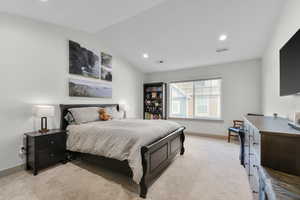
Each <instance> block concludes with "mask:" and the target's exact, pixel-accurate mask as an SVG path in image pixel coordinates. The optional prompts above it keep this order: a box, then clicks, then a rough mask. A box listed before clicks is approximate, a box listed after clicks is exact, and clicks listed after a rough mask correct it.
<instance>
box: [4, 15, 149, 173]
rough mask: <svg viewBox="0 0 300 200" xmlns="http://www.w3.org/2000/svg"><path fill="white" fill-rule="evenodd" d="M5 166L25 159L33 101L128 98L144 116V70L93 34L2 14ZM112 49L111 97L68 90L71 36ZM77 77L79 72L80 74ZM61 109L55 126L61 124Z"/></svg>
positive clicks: (133, 112) (99, 48) (136, 112)
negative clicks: (73, 93)
mask: <svg viewBox="0 0 300 200" xmlns="http://www.w3.org/2000/svg"><path fill="white" fill-rule="evenodd" d="M0 24H1V26H0V33H1V34H0V44H1V45H0V55H1V59H0V74H1V78H0V90H1V98H0V124H1V134H0V160H1V162H0V171H1V170H3V169H6V168H11V167H14V166H17V165H19V164H21V163H22V162H23V161H22V159H21V158H20V157H19V156H18V150H19V148H20V146H21V144H22V135H23V133H24V132H26V131H32V130H36V129H37V126H35V123H34V122H35V120H34V118H33V117H32V105H34V104H55V105H58V104H61V103H125V104H127V105H128V106H129V109H130V110H129V112H128V116H129V117H141V112H142V101H141V99H142V85H143V79H144V74H143V73H141V72H140V71H138V70H137V69H135V68H134V67H132V66H131V65H129V64H128V63H126V62H125V61H124V60H122V59H120V58H119V57H118V56H116V55H115V54H114V53H113V52H111V51H109V50H108V49H105V48H104V47H103V46H102V45H101V44H100V43H99V42H98V40H97V39H96V38H95V37H93V36H92V35H90V34H87V33H84V32H79V31H73V30H70V29H66V28H62V27H59V26H54V25H50V24H45V23H39V22H36V21H32V20H28V19H25V18H21V17H16V16H10V15H6V14H0ZM69 39H71V40H74V41H77V42H79V43H81V44H82V45H83V46H85V47H87V48H90V49H93V50H97V51H105V52H107V53H111V54H112V55H113V97H112V99H96V98H90V99H89V98H70V97H69V96H68V79H69V78H70V75H69V74H68V66H69V61H68V59H69V55H68V40H69ZM76 78H80V77H77V76H76ZM58 116H59V112H58V107H57V109H56V117H55V118H54V119H53V120H50V122H49V123H50V127H59V120H58Z"/></svg>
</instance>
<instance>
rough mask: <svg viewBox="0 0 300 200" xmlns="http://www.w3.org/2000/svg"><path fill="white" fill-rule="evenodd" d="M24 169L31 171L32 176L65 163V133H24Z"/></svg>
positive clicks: (62, 131) (54, 131)
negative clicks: (52, 166)
mask: <svg viewBox="0 0 300 200" xmlns="http://www.w3.org/2000/svg"><path fill="white" fill-rule="evenodd" d="M24 136H25V142H26V169H27V170H32V172H33V174H34V175H37V174H38V171H39V170H41V169H44V168H46V167H49V166H51V165H54V164H57V163H59V162H62V163H65V162H66V131H65V130H60V129H54V130H50V131H49V132H47V133H39V132H30V133H25V134H24Z"/></svg>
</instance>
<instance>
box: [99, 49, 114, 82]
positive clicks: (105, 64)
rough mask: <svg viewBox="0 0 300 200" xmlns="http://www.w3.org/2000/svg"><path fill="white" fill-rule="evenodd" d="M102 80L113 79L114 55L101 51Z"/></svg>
mask: <svg viewBox="0 0 300 200" xmlns="http://www.w3.org/2000/svg"><path fill="white" fill-rule="evenodd" d="M101 80H105V81H109V82H111V81H112V56H111V55H109V54H106V53H103V52H102V53H101Z"/></svg>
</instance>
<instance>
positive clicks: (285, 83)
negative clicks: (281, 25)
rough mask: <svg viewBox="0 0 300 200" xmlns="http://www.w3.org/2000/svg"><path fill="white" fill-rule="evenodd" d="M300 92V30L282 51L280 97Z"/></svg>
mask: <svg viewBox="0 0 300 200" xmlns="http://www.w3.org/2000/svg"><path fill="white" fill-rule="evenodd" d="M299 92H300V30H298V32H297V33H296V34H295V35H294V36H293V37H292V38H291V39H290V40H289V41H288V42H287V43H286V44H285V45H284V46H283V47H282V48H281V49H280V96H286V95H292V94H296V93H299Z"/></svg>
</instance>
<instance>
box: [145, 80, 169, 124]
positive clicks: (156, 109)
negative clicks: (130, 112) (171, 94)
mask: <svg viewBox="0 0 300 200" xmlns="http://www.w3.org/2000/svg"><path fill="white" fill-rule="evenodd" d="M166 113H167V112H166V83H147V84H144V119H166Z"/></svg>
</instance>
